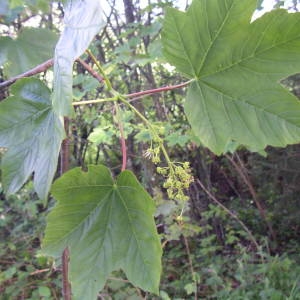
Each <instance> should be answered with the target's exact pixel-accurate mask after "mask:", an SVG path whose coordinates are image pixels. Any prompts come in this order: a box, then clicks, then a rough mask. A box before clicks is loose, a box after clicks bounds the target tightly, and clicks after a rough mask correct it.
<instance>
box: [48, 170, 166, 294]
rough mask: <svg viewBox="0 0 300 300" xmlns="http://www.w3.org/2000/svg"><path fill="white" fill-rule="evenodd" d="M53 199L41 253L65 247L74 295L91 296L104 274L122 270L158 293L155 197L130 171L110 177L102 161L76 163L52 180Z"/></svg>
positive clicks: (134, 280) (55, 253) (102, 284)
mask: <svg viewBox="0 0 300 300" xmlns="http://www.w3.org/2000/svg"><path fill="white" fill-rule="evenodd" d="M52 194H53V196H54V198H55V199H56V200H57V201H58V204H57V206H56V207H55V208H54V209H53V210H52V212H50V214H49V216H48V222H47V228H46V233H45V238H44V241H43V245H42V252H44V253H46V254H47V255H51V256H54V257H59V256H60V255H61V253H62V251H63V249H64V248H65V247H67V246H68V247H69V249H70V279H71V284H72V292H73V295H74V299H75V300H77V299H78V300H82V299H86V300H93V299H96V298H97V293H98V292H99V290H101V289H102V288H103V286H104V284H105V281H106V279H107V277H108V275H109V274H110V273H111V272H112V271H114V270H118V269H120V268H121V269H123V270H124V272H125V273H126V275H127V278H128V279H129V280H130V281H131V282H132V283H133V284H134V285H136V286H139V287H141V288H142V289H144V290H147V291H150V292H154V293H158V285H159V278H160V272H161V245H160V240H159V237H158V235H157V232H156V227H155V223H154V220H153V214H154V209H155V206H154V202H153V200H152V199H151V198H150V196H149V195H148V194H147V193H146V191H145V190H144V189H143V187H142V186H141V185H140V183H139V182H138V181H137V179H136V178H135V176H134V175H133V173H132V172H130V171H123V172H122V173H121V174H120V175H119V176H118V177H117V180H116V181H114V180H113V179H112V177H111V175H110V172H109V170H108V169H107V168H106V167H104V166H90V167H89V170H88V172H83V171H82V170H81V169H80V168H75V169H73V170H71V171H69V172H67V173H65V174H64V175H63V176H62V177H61V178H59V179H58V180H57V181H56V182H55V183H54V185H53V188H52Z"/></svg>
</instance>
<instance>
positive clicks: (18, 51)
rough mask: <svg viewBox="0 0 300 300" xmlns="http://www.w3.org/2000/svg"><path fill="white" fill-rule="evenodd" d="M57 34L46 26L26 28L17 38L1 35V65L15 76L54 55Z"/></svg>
mask: <svg viewBox="0 0 300 300" xmlns="http://www.w3.org/2000/svg"><path fill="white" fill-rule="evenodd" d="M56 41H57V35H56V34H55V33H54V32H52V31H50V30H48V29H45V28H24V29H23V30H22V31H21V32H20V33H19V34H18V37H17V38H16V39H12V38H11V37H7V36H3V37H0V65H3V64H4V63H8V64H7V65H6V66H5V71H6V73H7V75H8V76H15V75H18V74H20V73H23V72H25V71H28V70H29V69H31V68H33V67H35V66H36V65H38V64H40V63H42V62H44V61H45V60H47V59H50V58H51V57H53V51H54V47H55V43H56Z"/></svg>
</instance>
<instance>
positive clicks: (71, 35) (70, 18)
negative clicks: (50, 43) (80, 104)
mask: <svg viewBox="0 0 300 300" xmlns="http://www.w3.org/2000/svg"><path fill="white" fill-rule="evenodd" d="M64 22H65V28H64V31H63V32H62V34H61V36H60V39H59V41H58V43H57V45H56V47H55V55H54V86H53V90H54V91H53V97H52V99H53V105H54V108H55V110H56V111H57V112H58V114H59V115H62V116H72V115H73V108H72V105H71V103H72V100H73V97H72V82H73V73H72V69H73V63H74V61H75V59H77V58H78V57H79V56H80V55H81V54H82V53H83V52H84V51H85V50H86V49H87V48H88V46H89V44H90V42H91V41H92V39H93V38H94V36H95V35H96V34H97V33H98V32H99V31H100V29H101V28H102V27H103V26H104V25H105V21H104V17H103V10H102V5H101V2H100V1H99V0H85V1H80V0H75V1H69V5H67V7H66V8H65V17H64Z"/></svg>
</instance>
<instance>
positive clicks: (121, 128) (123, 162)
mask: <svg viewBox="0 0 300 300" xmlns="http://www.w3.org/2000/svg"><path fill="white" fill-rule="evenodd" d="M119 129H120V135H121V137H120V140H121V148H122V169H121V171H125V170H126V163H127V150H126V141H125V134H124V128H123V124H122V122H121V121H120V122H119Z"/></svg>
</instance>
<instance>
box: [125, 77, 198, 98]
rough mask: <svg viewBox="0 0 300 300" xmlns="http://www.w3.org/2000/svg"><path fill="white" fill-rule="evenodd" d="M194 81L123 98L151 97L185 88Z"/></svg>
mask: <svg viewBox="0 0 300 300" xmlns="http://www.w3.org/2000/svg"><path fill="white" fill-rule="evenodd" d="M194 80H195V79H191V80H189V81H186V82H183V83H180V84H176V85H170V86H164V87H160V88H156V89H151V90H147V91H142V92H136V93H132V94H128V95H124V97H125V98H136V97H141V96H145V95H152V94H157V93H161V92H166V91H171V90H175V89H179V88H182V87H185V86H187V85H189V84H190V83H191V82H193V81H194Z"/></svg>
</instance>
